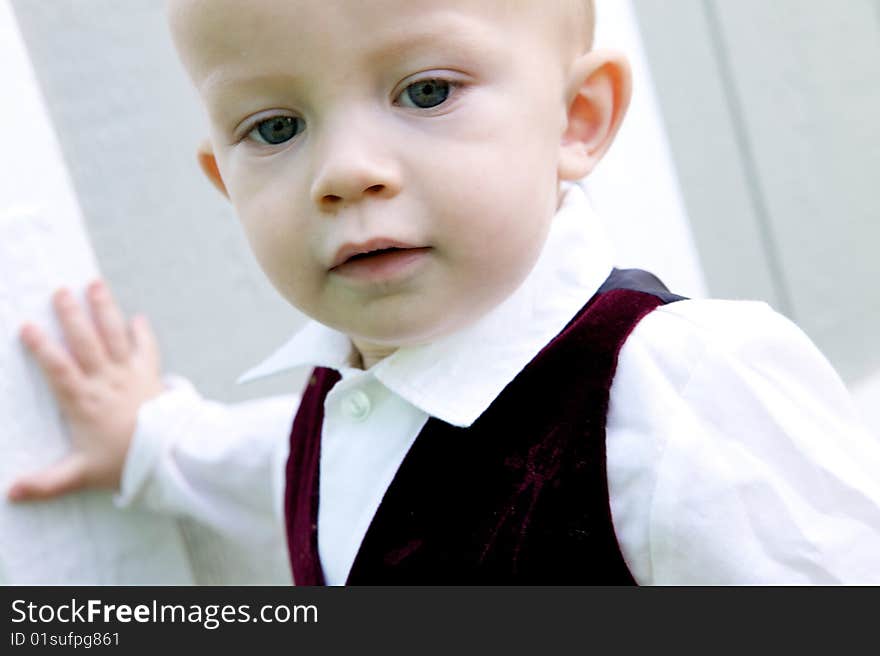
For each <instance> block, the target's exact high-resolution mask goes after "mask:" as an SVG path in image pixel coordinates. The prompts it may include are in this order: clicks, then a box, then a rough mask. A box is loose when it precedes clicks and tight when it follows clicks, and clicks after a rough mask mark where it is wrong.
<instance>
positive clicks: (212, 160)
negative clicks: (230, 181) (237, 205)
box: [196, 139, 229, 198]
mask: <svg viewBox="0 0 880 656" xmlns="http://www.w3.org/2000/svg"><path fill="white" fill-rule="evenodd" d="M196 157H197V158H198V160H199V166H200V167H201V169H202V173H204V174H205V177H206V178H208V180H209V181H210V182H211V184H212V185H214V186H215V187H217V189H219V190H220V193H222V194H223V195H224V196H226V197H227V198H229V192H228V191H226V185H225V184H224V183H223V177H222V176H221V175H220V169H219V167H218V166H217V158H216V157H214V147H213V146H212V145H211V141H210V139H205V140H204V141H202V143H200V144H199V147H198V148H196Z"/></svg>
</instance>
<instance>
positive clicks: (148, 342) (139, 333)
mask: <svg viewBox="0 0 880 656" xmlns="http://www.w3.org/2000/svg"><path fill="white" fill-rule="evenodd" d="M131 335H132V341H133V342H134V350H135V352H136V353H137V354H138V355H139V356H140V357H141V359H142V360H143V361H145V362H148V363H150V364H151V365H153V366H154V367H155V368H156V369H158V368H159V340H158V339H157V338H156V333H155V332H153V328H152V326H151V325H150V322H149V321H148V320H147V318H146V317H145V316H144V315H142V314H140V315H137V316H136V317H133V318H132V320H131Z"/></svg>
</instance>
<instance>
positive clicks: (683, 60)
mask: <svg viewBox="0 0 880 656" xmlns="http://www.w3.org/2000/svg"><path fill="white" fill-rule="evenodd" d="M635 6H636V9H637V13H638V17H639V22H640V28H641V31H642V36H643V39H644V42H645V48H646V51H647V55H648V59H649V61H650V62H651V67H652V71H653V73H654V78H655V81H656V86H657V91H658V95H659V97H660V102H661V106H662V110H663V114H664V116H665V119H666V124H667V128H668V131H669V136H670V140H671V144H672V149H673V155H674V159H675V161H676V166H677V169H678V173H679V179H680V180H681V184H682V189H683V192H684V196H685V203H686V206H687V209H688V214H689V216H690V219H691V225H692V228H693V230H694V234H695V238H696V241H697V246H698V249H699V251H700V255H701V260H702V262H703V265H704V269H705V275H706V280H707V284H708V286H709V291H710V293H711V294H712V295H713V296H722V297H731V298H742V297H744V298H761V299H765V300H767V301H769V302H770V303H771V304H772V305H773V306H774V307H775V308H776V309H778V310H780V311H782V312H783V313H785V314H787V315H789V316H790V317H791V318H793V319H794V320H795V321H796V322H797V323H798V324H799V325H800V326H801V327H802V328H803V329H804V330H805V331H806V332H807V333H808V334H809V335H810V337H812V339H813V340H814V341H815V342H816V343H817V344H818V345H819V347H820V348H821V349H822V350H823V352H824V353H825V354H826V355H827V356H828V357H829V359H830V360H831V361H832V363H833V364H834V365H835V366H836V367H837V369H838V371H840V373H841V375H842V376H843V377H844V379H846V380H847V381H849V382H851V383H852V382H853V381H856V380H858V379H861V378H864V377H866V376H868V375H870V374H871V373H872V372H876V371H877V370H878V369H880V338H878V336H880V292H878V291H877V281H878V280H880V257H878V255H877V251H878V247H880V195H878V188H880V121H878V117H880V2H878V1H877V0H844V1H842V2H834V3H831V2H827V0H773V1H772V2H766V1H764V0H675V2H659V1H658V0H635Z"/></svg>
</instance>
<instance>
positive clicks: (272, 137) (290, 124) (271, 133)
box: [248, 116, 305, 146]
mask: <svg viewBox="0 0 880 656" xmlns="http://www.w3.org/2000/svg"><path fill="white" fill-rule="evenodd" d="M304 123H305V122H304V121H303V120H302V119H301V118H299V117H298V116H273V117H272V118H268V119H266V120H265V121H260V122H259V123H257V124H256V126H255V127H254V129H253V130H251V131H250V134H248V136H250V137H253V138H254V139H256V140H257V141H259V142H260V143H264V144H267V145H269V146H277V145H278V144H282V143H284V142H285V141H290V140H291V139H293V138H294V137H295V136H296V135H298V134H299V133H300V132H302V131H303V129H304V128H305V125H304Z"/></svg>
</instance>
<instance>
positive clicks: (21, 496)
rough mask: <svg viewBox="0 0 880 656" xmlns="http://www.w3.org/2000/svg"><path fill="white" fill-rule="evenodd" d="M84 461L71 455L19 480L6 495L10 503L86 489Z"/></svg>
mask: <svg viewBox="0 0 880 656" xmlns="http://www.w3.org/2000/svg"><path fill="white" fill-rule="evenodd" d="M85 484H86V467H85V461H84V459H83V458H82V457H81V456H79V455H78V454H71V455H69V456H67V457H65V458H64V459H62V460H59V461H58V462H56V463H55V464H53V465H50V466H48V467H46V468H45V469H43V470H41V471H38V472H34V473H32V474H28V475H27V476H23V477H22V478H19V479H18V480H17V481H15V482H14V483H13V484H12V487H10V488H9V490H8V491H7V493H6V496H7V497H8V498H9V500H10V501H35V500H39V499H51V498H52V497H57V496H60V495H62V494H67V493H68V492H74V491H76V490H79V489H80V488H83V487H85Z"/></svg>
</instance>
